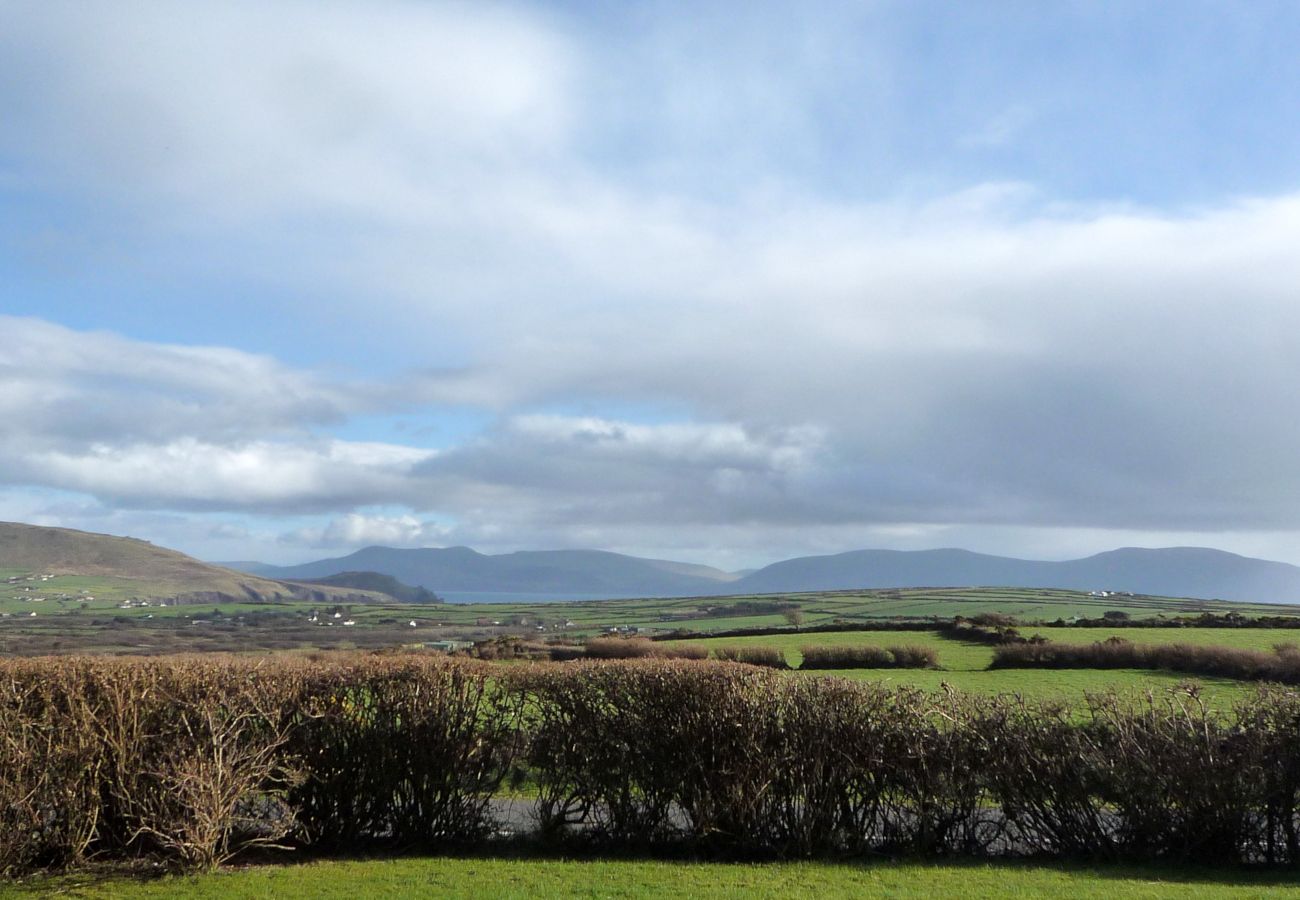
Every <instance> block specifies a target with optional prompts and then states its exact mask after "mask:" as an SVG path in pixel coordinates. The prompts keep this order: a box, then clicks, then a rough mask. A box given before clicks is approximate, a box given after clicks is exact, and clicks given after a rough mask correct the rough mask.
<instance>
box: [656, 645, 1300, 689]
mask: <svg viewBox="0 0 1300 900" xmlns="http://www.w3.org/2000/svg"><path fill="white" fill-rule="evenodd" d="M1111 631H1112V629H1095V628H1041V629H1037V628H1036V629H1026V630H1025V632H1026V633H1027V634H1028V633H1037V632H1041V633H1042V634H1043V635H1044V636H1049V637H1051V639H1052V640H1062V641H1064V640H1072V641H1075V640H1077V641H1080V642H1090V641H1093V640H1104V639H1105V637H1106V636H1107V635H1109V634H1110V633H1111ZM1114 631H1115V632H1123V635H1124V636H1128V635H1129V634H1134V635H1136V634H1142V635H1144V636H1146V637H1147V639H1149V640H1153V641H1154V640H1161V639H1162V638H1163V639H1165V640H1168V641H1175V640H1181V639H1183V638H1184V636H1186V635H1189V634H1192V633H1202V632H1204V633H1207V635H1206V638H1205V639H1204V641H1203V642H1204V643H1210V644H1214V643H1221V641H1220V640H1218V636H1220V635H1230V636H1232V637H1233V639H1234V640H1235V641H1236V643H1233V644H1230V646H1248V647H1253V646H1262V647H1269V646H1271V645H1272V643H1276V642H1277V641H1278V640H1279V639H1280V638H1279V635H1280V636H1281V637H1285V636H1286V635H1287V634H1288V633H1289V632H1279V631H1278V630H1276V629H1267V628H1259V629H1234V628H1180V629H1137V628H1131V629H1127V630H1124V629H1114ZM1080 634H1081V635H1083V637H1076V635H1080ZM1057 635H1061V636H1060V637H1058V636H1057ZM1066 635H1068V637H1067V636H1066ZM1269 641H1271V642H1272V643H1269ZM665 643H668V644H670V645H671V644H677V643H693V644H700V645H702V646H705V647H709V648H710V649H716V648H720V647H736V646H745V645H750V646H767V647H776V648H777V649H779V650H781V651H782V652H783V654H784V655H785V658H786V661H787V662H788V663H789V664H790V665H792V666H797V665H798V664H799V663H800V662H801V661H802V659H803V655H802V654H801V653H800V652H799V650H800V648H802V647H806V646H809V645H814V644H815V645H819V646H836V647H839V646H863V645H867V646H876V647H889V646H892V645H906V644H911V645H919V646H923V647H930V648H933V649H934V650H935V652H936V653H938V655H939V665H940V666H941V667H942V668H941V670H932V669H841V670H834V671H819V672H817V675H818V676H825V675H838V676H840V677H843V678H852V679H854V680H860V681H875V682H881V683H884V684H889V685H897V686H901V685H910V686H914V687H919V688H922V689H924V690H941V689H942V687H943V686H944V685H945V684H946V685H949V686H951V687H953V688H956V689H957V690H962V691H969V692H971V693H979V694H1019V695H1020V696H1022V697H1026V698H1032V699H1040V698H1042V699H1046V698H1051V697H1065V698H1070V699H1073V700H1076V701H1080V702H1081V701H1082V700H1083V699H1084V696H1085V694H1087V693H1099V692H1103V691H1112V690H1113V691H1118V692H1121V693H1125V694H1142V693H1145V692H1147V691H1151V692H1154V693H1156V694H1161V693H1163V692H1166V691H1168V690H1169V689H1171V688H1173V687H1175V686H1177V685H1180V684H1185V683H1188V682H1195V683H1196V684H1198V685H1200V687H1201V688H1202V691H1203V696H1204V697H1205V699H1206V701H1207V702H1208V703H1210V704H1211V705H1213V706H1216V707H1226V706H1228V705H1229V704H1231V703H1232V702H1233V701H1234V700H1238V699H1241V698H1243V697H1245V696H1246V695H1247V694H1249V693H1250V692H1251V691H1253V690H1255V687H1254V686H1253V685H1251V684H1249V683H1245V682H1240V681H1233V680H1231V679H1227V678H1195V679H1189V678H1188V677H1187V676H1184V675H1179V674H1176V673H1172V672H1152V671H1148V670H1143V669H1059V670H1050V669H995V670H991V671H990V670H988V664H989V663H990V662H991V661H992V659H993V648H992V647H988V646H985V645H983V644H974V643H967V642H965V641H958V640H953V639H951V638H947V637H944V636H942V635H940V634H938V633H936V632H933V631H849V632H838V633H837V632H831V633H813V634H779V635H757V636H753V637H739V638H710V639H697V640H694V641H690V640H688V641H667V642H665ZM1222 643H1226V640H1225V641H1222Z"/></svg>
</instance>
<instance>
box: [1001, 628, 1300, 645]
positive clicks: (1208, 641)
mask: <svg viewBox="0 0 1300 900" xmlns="http://www.w3.org/2000/svg"><path fill="white" fill-rule="evenodd" d="M1020 633H1021V634H1023V635H1025V636H1026V637H1030V636H1032V635H1035V634H1041V635H1042V636H1043V637H1045V638H1047V639H1048V640H1050V641H1055V642H1056V643H1059V644H1092V643H1095V642H1097V641H1104V640H1106V639H1107V638H1111V637H1119V638H1123V639H1124V640H1126V641H1132V642H1133V643H1135V644H1192V645H1194V646H1198V647H1237V648H1240V649H1243V650H1272V649H1273V647H1275V646H1276V645H1278V644H1300V628H1296V629H1291V628H1038V627H1026V628H1022V629H1020Z"/></svg>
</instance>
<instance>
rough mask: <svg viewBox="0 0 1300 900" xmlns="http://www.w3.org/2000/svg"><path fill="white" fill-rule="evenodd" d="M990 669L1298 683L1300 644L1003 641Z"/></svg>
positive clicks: (1109, 639) (1116, 639)
mask: <svg viewBox="0 0 1300 900" xmlns="http://www.w3.org/2000/svg"><path fill="white" fill-rule="evenodd" d="M989 668H991V669H1012V668H1015V669H1026V668H1043V669H1168V670H1170V671H1174V672H1182V673H1185V674H1188V675H1207V676H1211V677H1220V678H1237V679H1243V680H1248V681H1275V682H1280V683H1282V684H1300V650H1297V649H1296V647H1295V645H1294V644H1286V643H1283V644H1278V645H1277V646H1276V647H1275V648H1274V649H1273V651H1272V652H1269V651H1265V650H1246V649H1242V648H1237V647H1213V646H1199V645H1190V644H1135V643H1133V642H1132V641H1127V640H1124V639H1123V638H1120V637H1110V638H1107V639H1106V640H1104V641H1097V642H1096V643H1092V644H1058V643H1056V642H1055V641H1041V642H1037V643H1022V644H1006V645H1002V646H999V647H998V648H997V649H996V650H994V654H993V661H992V662H991V663H990V664H989Z"/></svg>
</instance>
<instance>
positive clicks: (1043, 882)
mask: <svg viewBox="0 0 1300 900" xmlns="http://www.w3.org/2000/svg"><path fill="white" fill-rule="evenodd" d="M56 892H57V893H60V894H62V895H64V896H68V897H132V898H135V897H200V898H202V897H212V898H218V897H219V898H263V897H277V898H293V897H338V898H346V900H355V898H363V897H427V896H437V897H484V898H500V897H746V898H764V897H771V898H781V900H786V898H790V897H806V896H817V897H827V898H828V897H864V896H865V897H898V898H907V897H914V898H924V900H930V898H934V897H1082V898H1088V897H1096V898H1105V900H1118V898H1128V897H1195V898H1200V897H1205V898H1212V897H1242V898H1245V897H1260V896H1264V895H1268V896H1279V897H1283V896H1287V897H1300V882H1297V879H1296V876H1295V875H1294V874H1293V873H1281V872H1268V871H1231V870H1229V871H1213V870H1205V869H1172V868H1136V867H1117V866H1096V867H1088V866H1049V865H1031V864H1019V863H1004V864H992V863H945V864H933V863H893V862H881V863H874V864H868V865H852V864H824V863H767V864H723V863H684V862H648V861H626V860H592V861H569V860H545V859H540V860H539V859H512V858H491V857H484V858H469V859H465V858H432V859H415V858H407V859H391V860H367V861H330V862H313V863H306V864H301V865H284V866H256V867H249V868H242V869H234V870H230V871H225V872H221V873H219V874H216V875H204V876H197V877H166V878H159V879H156V880H150V881H141V880H134V879H127V878H114V879H108V880H94V879H92V878H89V877H86V876H70V877H63V878H58V879H38V880H35V881H33V882H31V883H30V884H26V885H18V886H9V887H8V888H0V893H2V894H3V895H4V896H37V895H41V896H47V895H49V894H52V893H56Z"/></svg>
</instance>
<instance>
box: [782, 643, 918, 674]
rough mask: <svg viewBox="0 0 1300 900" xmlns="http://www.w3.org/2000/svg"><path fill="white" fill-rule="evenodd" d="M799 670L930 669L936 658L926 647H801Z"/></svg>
mask: <svg viewBox="0 0 1300 900" xmlns="http://www.w3.org/2000/svg"><path fill="white" fill-rule="evenodd" d="M802 652H803V664H802V665H801V666H800V668H802V669H933V668H936V667H937V666H938V662H939V657H938V655H937V654H936V653H935V652H934V650H932V649H931V648H929V647H915V646H905V647H875V646H871V645H863V646H857V647H826V646H819V645H814V646H810V647H804V648H803V650H802Z"/></svg>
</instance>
